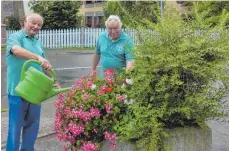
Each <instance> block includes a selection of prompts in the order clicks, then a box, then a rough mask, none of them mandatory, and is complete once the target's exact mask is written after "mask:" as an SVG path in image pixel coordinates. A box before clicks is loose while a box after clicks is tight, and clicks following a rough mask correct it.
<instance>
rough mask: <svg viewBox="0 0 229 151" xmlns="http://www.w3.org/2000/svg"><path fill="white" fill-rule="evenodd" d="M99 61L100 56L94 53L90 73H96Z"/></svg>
mask: <svg viewBox="0 0 229 151" xmlns="http://www.w3.org/2000/svg"><path fill="white" fill-rule="evenodd" d="M99 60H100V55H98V54H97V53H94V55H93V62H92V69H91V70H92V71H91V73H93V72H95V71H96V67H97V65H98V63H99Z"/></svg>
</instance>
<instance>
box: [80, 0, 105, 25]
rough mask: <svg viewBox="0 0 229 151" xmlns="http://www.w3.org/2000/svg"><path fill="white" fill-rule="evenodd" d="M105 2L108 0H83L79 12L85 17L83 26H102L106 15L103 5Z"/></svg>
mask: <svg viewBox="0 0 229 151" xmlns="http://www.w3.org/2000/svg"><path fill="white" fill-rule="evenodd" d="M105 3H106V0H90V1H88V0H82V5H81V7H80V13H79V15H81V16H82V17H83V19H82V26H85V27H93V28H100V27H101V24H102V18H103V16H104V13H103V5H104V4H105Z"/></svg>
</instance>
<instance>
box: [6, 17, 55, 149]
mask: <svg viewBox="0 0 229 151" xmlns="http://www.w3.org/2000/svg"><path fill="white" fill-rule="evenodd" d="M42 24H43V18H42V17H41V16H40V15H39V14H35V13H34V14H30V15H28V16H27V17H26V19H25V21H24V28H23V29H21V30H20V31H18V32H16V33H14V34H12V35H10V37H9V39H8V40H7V50H6V61H7V94H8V101H9V126H8V138H7V145H6V151H18V150H19V146H20V136H21V128H22V144H21V148H20V150H21V151H33V150H34V144H35V141H36V138H37V135H38V130H39V122H40V109H41V106H37V105H33V104H30V103H28V102H27V101H25V100H23V99H22V98H21V97H20V96H18V95H17V94H16V93H15V87H16V86H17V84H18V83H19V81H20V78H21V69H22V65H23V64H24V62H25V61H26V60H28V59H34V60H38V61H40V62H41V66H40V65H37V64H31V66H33V67H35V68H36V69H37V70H40V71H43V70H45V71H47V72H48V71H49V70H50V68H51V64H50V63H49V61H48V60H46V59H45V58H46V56H45V52H44V47H43V45H42V44H41V41H40V40H38V37H37V34H38V32H39V31H40V29H41V27H42Z"/></svg>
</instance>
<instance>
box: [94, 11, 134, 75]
mask: <svg viewBox="0 0 229 151" xmlns="http://www.w3.org/2000/svg"><path fill="white" fill-rule="evenodd" d="M105 25H106V28H107V31H105V32H103V33H101V35H100V36H99V38H98V40H97V45H96V50H95V53H94V56H93V64H92V71H91V72H92V73H94V72H95V70H96V67H97V65H98V63H99V61H100V60H101V65H102V68H101V72H100V76H101V77H103V70H106V69H110V68H114V69H116V70H119V69H120V68H122V67H125V68H126V71H128V70H130V69H131V68H132V67H133V63H134V58H133V56H132V53H133V48H134V43H133V41H132V40H131V39H130V38H129V36H128V35H127V34H126V33H124V32H123V31H122V30H121V28H122V22H121V20H120V19H119V17H118V16H116V15H111V16H109V18H108V19H107V21H106V22H105Z"/></svg>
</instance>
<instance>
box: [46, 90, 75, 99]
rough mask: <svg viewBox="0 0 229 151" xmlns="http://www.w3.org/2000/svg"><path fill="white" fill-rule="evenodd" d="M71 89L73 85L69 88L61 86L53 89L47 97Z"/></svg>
mask: <svg viewBox="0 0 229 151" xmlns="http://www.w3.org/2000/svg"><path fill="white" fill-rule="evenodd" d="M69 90H71V87H69V88H61V89H52V90H51V91H50V93H49V94H48V95H47V97H46V99H48V98H51V97H52V96H54V95H57V94H59V93H62V92H66V91H69Z"/></svg>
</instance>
